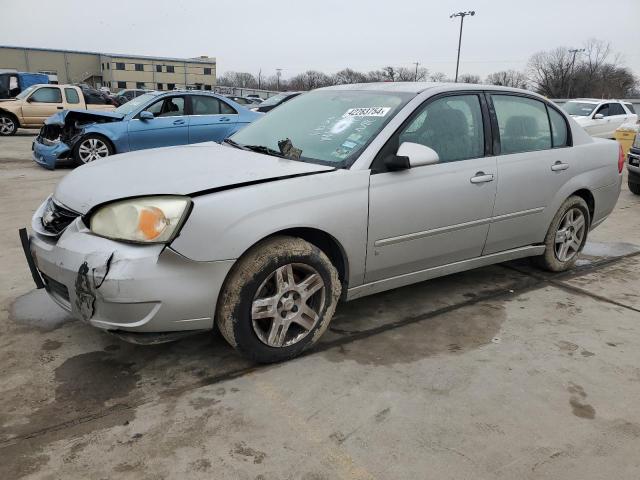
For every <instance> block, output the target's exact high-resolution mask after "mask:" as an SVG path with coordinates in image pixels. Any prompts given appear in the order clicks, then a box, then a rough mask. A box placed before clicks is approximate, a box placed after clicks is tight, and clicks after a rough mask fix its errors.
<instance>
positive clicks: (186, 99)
mask: <svg viewBox="0 0 640 480" xmlns="http://www.w3.org/2000/svg"><path fill="white" fill-rule="evenodd" d="M170 98H182V100H183V102H184V112H183V113H182V115H175V117H186V116H188V115H190V114H191V113H190V112H191V99H189V95H161V96H160V98H157V99H155V101H153V102H151V103H149V104H147V105H145V106H144V107H143V108H142V110H140V111H139V112H138V113H136V114H135V115H134V116H133V118H132V120H140V114H141V113H142V112H144V111H146V110H147V108H149V107H151V106H152V105H155V104H156V103H158V102H160V101H162V102H164V101H165V100H167V99H170ZM156 118H173V117H156Z"/></svg>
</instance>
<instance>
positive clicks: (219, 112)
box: [33, 91, 260, 169]
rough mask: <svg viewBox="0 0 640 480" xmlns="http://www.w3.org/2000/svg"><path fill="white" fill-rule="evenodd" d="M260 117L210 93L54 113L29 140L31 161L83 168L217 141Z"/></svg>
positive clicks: (140, 99) (171, 95)
mask: <svg viewBox="0 0 640 480" xmlns="http://www.w3.org/2000/svg"><path fill="white" fill-rule="evenodd" d="M259 116H260V114H257V113H255V112H250V111H249V110H247V109H246V108H243V107H242V106H240V105H238V104H236V103H234V102H232V101H230V100H228V99H223V98H222V97H219V96H217V95H214V94H211V93H205V92H201V91H197V92H196V91H184V92H166V93H161V92H149V93H146V94H144V95H142V96H139V97H136V98H134V99H133V100H131V101H130V102H127V103H125V104H124V105H122V106H120V107H118V108H117V109H115V110H114V111H113V112H91V111H83V110H65V111H62V112H60V113H58V114H56V115H53V116H52V117H50V118H49V119H47V121H46V122H45V125H44V127H43V128H42V129H41V130H40V134H39V135H38V137H37V138H36V139H35V140H34V142H33V159H34V160H35V161H36V162H37V163H39V164H40V165H42V166H43V167H46V168H50V169H53V168H55V166H56V163H57V161H58V160H59V159H64V158H72V159H74V160H75V162H76V163H77V164H79V165H81V164H84V163H88V162H92V161H94V160H97V159H100V158H104V157H108V156H109V155H113V154H116V153H122V152H129V151H133V150H142V149H146V148H155V147H165V146H170V145H186V144H188V143H198V142H207V141H214V142H221V141H222V140H223V139H224V138H226V137H228V136H229V135H231V134H233V133H235V132H236V131H238V130H239V129H241V128H242V127H244V126H245V125H247V124H248V123H250V122H252V121H254V120H255V119H256V118H258V117H259Z"/></svg>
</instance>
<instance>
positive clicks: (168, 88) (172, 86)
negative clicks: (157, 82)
mask: <svg viewBox="0 0 640 480" xmlns="http://www.w3.org/2000/svg"><path fill="white" fill-rule="evenodd" d="M167 68H169V67H167ZM175 88H176V84H175V83H167V90H175Z"/></svg>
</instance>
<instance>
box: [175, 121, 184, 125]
mask: <svg viewBox="0 0 640 480" xmlns="http://www.w3.org/2000/svg"><path fill="white" fill-rule="evenodd" d="M173 124H174V125H184V120H175V121H174V122H173Z"/></svg>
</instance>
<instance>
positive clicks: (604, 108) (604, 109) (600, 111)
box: [596, 103, 610, 117]
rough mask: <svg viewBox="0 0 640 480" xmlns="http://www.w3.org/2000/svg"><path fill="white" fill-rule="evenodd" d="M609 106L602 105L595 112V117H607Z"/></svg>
mask: <svg viewBox="0 0 640 480" xmlns="http://www.w3.org/2000/svg"><path fill="white" fill-rule="evenodd" d="M609 105H610V104H608V103H606V104H604V105H602V106H601V107H600V108H599V109H598V110H597V111H596V115H597V114H600V115H602V116H603V117H608V116H609V115H610V113H609Z"/></svg>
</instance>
